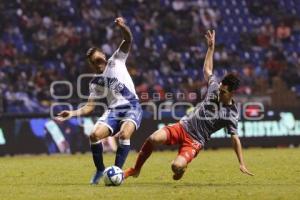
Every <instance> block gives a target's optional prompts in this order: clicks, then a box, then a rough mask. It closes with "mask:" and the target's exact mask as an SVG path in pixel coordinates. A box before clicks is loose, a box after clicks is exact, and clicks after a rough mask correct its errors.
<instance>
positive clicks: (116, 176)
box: [103, 166, 124, 186]
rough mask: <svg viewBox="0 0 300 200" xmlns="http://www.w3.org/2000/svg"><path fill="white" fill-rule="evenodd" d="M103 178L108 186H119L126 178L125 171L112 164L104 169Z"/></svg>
mask: <svg viewBox="0 0 300 200" xmlns="http://www.w3.org/2000/svg"><path fill="white" fill-rule="evenodd" d="M103 180H104V184H105V185H106V186H119V185H121V184H122V182H123V180H124V173H123V171H122V169H120V168H119V167H117V166H110V167H107V168H106V169H105V170H104V172H103Z"/></svg>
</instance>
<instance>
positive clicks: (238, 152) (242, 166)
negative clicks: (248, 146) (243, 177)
mask: <svg viewBox="0 0 300 200" xmlns="http://www.w3.org/2000/svg"><path fill="white" fill-rule="evenodd" d="M231 140H232V146H233V148H234V151H235V153H236V156H237V158H238V160H239V163H240V170H241V172H243V173H244V174H248V175H250V176H254V174H252V173H251V172H249V171H248V169H247V168H246V165H245V163H244V158H243V152H242V145H241V141H240V139H239V136H238V135H232V136H231Z"/></svg>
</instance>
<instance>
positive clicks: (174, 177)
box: [173, 167, 186, 181]
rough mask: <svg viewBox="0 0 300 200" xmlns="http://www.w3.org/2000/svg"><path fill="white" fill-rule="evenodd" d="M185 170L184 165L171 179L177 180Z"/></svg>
mask: <svg viewBox="0 0 300 200" xmlns="http://www.w3.org/2000/svg"><path fill="white" fill-rule="evenodd" d="M185 171H186V167H185V168H183V169H182V170H179V171H177V173H174V174H173V180H175V181H178V180H180V179H181V178H182V176H183V174H184V172H185Z"/></svg>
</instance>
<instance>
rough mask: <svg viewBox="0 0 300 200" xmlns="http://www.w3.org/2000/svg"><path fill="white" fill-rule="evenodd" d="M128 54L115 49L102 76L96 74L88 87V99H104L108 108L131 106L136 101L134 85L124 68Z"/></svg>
mask: <svg viewBox="0 0 300 200" xmlns="http://www.w3.org/2000/svg"><path fill="white" fill-rule="evenodd" d="M127 57H128V53H124V52H122V51H121V50H120V49H117V50H116V51H115V52H114V54H113V55H112V56H111V57H110V58H109V59H108V62H107V65H106V68H105V70H104V72H103V73H102V74H99V75H98V74H96V75H95V77H94V78H93V79H92V81H91V82H90V85H89V90H90V98H106V99H107V103H108V107H109V108H115V107H117V106H120V105H127V104H132V103H133V102H137V101H138V96H137V94H136V92H135V88H134V84H133V81H132V78H131V77H130V75H129V72H128V70H127V68H126V64H125V63H126V59H127Z"/></svg>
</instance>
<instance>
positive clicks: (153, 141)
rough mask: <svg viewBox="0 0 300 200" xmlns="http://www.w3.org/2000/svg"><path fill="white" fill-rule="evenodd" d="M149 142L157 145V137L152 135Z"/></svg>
mask: <svg viewBox="0 0 300 200" xmlns="http://www.w3.org/2000/svg"><path fill="white" fill-rule="evenodd" d="M147 140H148V141H149V142H151V143H152V144H156V142H157V141H156V140H157V139H156V137H155V135H154V134H152V135H150V136H149V137H148V139H147Z"/></svg>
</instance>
